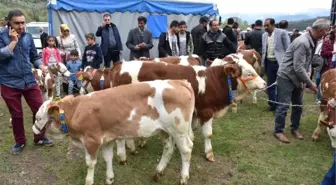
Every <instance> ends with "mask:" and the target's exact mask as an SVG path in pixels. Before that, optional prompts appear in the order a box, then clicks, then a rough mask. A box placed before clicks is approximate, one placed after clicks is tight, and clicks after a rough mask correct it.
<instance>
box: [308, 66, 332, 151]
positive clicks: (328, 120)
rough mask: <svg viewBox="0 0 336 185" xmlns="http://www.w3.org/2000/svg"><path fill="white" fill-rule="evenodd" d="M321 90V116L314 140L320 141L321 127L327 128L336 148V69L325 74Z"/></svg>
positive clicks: (313, 136) (322, 78)
mask: <svg viewBox="0 0 336 185" xmlns="http://www.w3.org/2000/svg"><path fill="white" fill-rule="evenodd" d="M319 90H320V92H321V95H322V99H321V105H320V115H319V118H318V121H317V127H316V129H315V130H314V133H313V135H312V139H313V141H316V140H318V139H319V137H320V133H321V126H326V127H327V132H328V135H329V137H330V139H331V145H332V147H334V148H336V128H335V125H336V118H335V115H336V113H335V106H336V102H335V101H336V100H335V99H336V69H330V70H328V71H326V72H325V73H323V75H322V77H321V84H320V89H319Z"/></svg>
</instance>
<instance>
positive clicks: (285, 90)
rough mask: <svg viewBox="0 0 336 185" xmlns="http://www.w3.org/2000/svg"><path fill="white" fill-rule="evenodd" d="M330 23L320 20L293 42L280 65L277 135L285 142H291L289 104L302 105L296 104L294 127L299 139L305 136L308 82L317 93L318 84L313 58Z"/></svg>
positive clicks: (309, 86) (292, 126)
mask: <svg viewBox="0 0 336 185" xmlns="http://www.w3.org/2000/svg"><path fill="white" fill-rule="evenodd" d="M329 25H330V21H329V20H327V19H318V20H316V21H315V22H314V23H313V26H312V30H311V31H308V32H307V33H304V34H303V35H301V36H300V37H298V38H297V39H295V40H294V41H293V43H291V44H290V45H289V47H288V49H287V50H286V53H285V55H284V57H283V58H282V61H281V62H280V64H279V65H280V66H279V70H278V73H277V86H278V87H277V98H278V101H279V104H278V106H277V109H276V113H275V126H274V136H275V137H276V138H277V139H278V140H279V141H281V142H283V143H289V142H290V141H289V140H288V139H287V137H286V136H285V135H284V128H285V121H286V116H287V111H288V108H289V104H293V105H299V106H293V107H292V113H291V119H290V120H291V126H290V127H291V132H292V134H293V136H294V137H295V138H297V139H300V140H302V139H303V135H302V134H301V133H300V131H299V127H300V119H301V114H302V107H301V105H302V97H303V89H304V87H305V85H307V87H308V88H310V89H311V90H312V91H314V92H315V93H316V92H317V87H316V84H315V83H314V82H312V81H311V79H310V78H309V76H310V74H311V71H312V66H311V59H312V58H313V55H314V50H315V47H316V44H317V41H318V40H320V39H322V38H323V37H324V36H326V35H327V33H328V30H329Z"/></svg>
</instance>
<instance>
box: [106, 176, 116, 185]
mask: <svg viewBox="0 0 336 185" xmlns="http://www.w3.org/2000/svg"><path fill="white" fill-rule="evenodd" d="M113 182H114V178H113V177H112V178H107V179H106V184H108V185H111V184H113Z"/></svg>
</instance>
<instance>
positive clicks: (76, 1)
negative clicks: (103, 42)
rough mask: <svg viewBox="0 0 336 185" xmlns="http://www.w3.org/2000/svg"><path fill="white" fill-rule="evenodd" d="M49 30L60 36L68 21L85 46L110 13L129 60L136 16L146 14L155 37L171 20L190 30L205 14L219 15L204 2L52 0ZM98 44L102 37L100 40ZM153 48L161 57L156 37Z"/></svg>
mask: <svg viewBox="0 0 336 185" xmlns="http://www.w3.org/2000/svg"><path fill="white" fill-rule="evenodd" d="M47 7H48V10H49V20H48V22H49V25H50V26H49V27H50V29H51V30H50V33H51V34H53V35H55V36H58V35H59V25H60V24H63V23H66V24H68V25H69V27H70V29H71V32H72V33H73V34H75V35H76V37H77V40H78V41H79V44H80V47H81V49H82V50H83V49H84V47H85V45H86V44H85V37H84V35H85V34H86V33H89V32H92V33H95V32H96V30H97V28H98V26H99V25H100V24H101V22H102V15H103V14H105V13H110V14H111V15H112V22H113V23H114V24H116V25H117V27H118V29H119V32H120V34H121V39H122V43H123V46H124V52H123V57H124V59H126V60H128V59H129V57H128V56H129V50H128V48H126V46H125V43H126V39H127V36H128V33H129V31H130V30H131V29H133V28H135V27H137V18H138V17H139V16H140V15H143V16H146V17H147V19H148V21H147V29H149V30H150V31H152V33H153V37H154V38H156V37H158V35H159V34H160V33H161V32H163V31H167V29H168V26H169V24H170V22H171V21H172V20H178V21H182V20H184V21H186V22H187V24H188V25H187V26H188V30H191V29H192V28H193V27H194V26H195V25H197V24H198V21H199V18H200V17H201V16H203V15H206V16H208V17H210V18H218V15H219V13H218V10H217V7H216V5H215V4H212V3H203V2H201V1H197V0H195V1H192V0H189V1H188V0H186V1H173V0H71V1H69V0H50V1H49V3H48V6H47ZM97 40H98V43H99V42H100V39H97ZM153 42H154V47H153V49H152V50H151V56H152V57H156V56H158V49H157V44H158V40H157V39H153Z"/></svg>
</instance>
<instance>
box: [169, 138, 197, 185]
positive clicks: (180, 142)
mask: <svg viewBox="0 0 336 185" xmlns="http://www.w3.org/2000/svg"><path fill="white" fill-rule="evenodd" d="M190 136H191V135H190V133H189V134H188V135H184V136H182V137H181V136H178V137H175V138H174V140H175V143H176V145H177V147H178V149H179V151H180V153H181V158H182V170H181V176H182V178H181V181H180V182H181V184H182V185H186V184H187V182H188V179H189V168H190V159H191V152H192V149H193V145H194V144H193V142H192V140H191V138H190Z"/></svg>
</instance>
